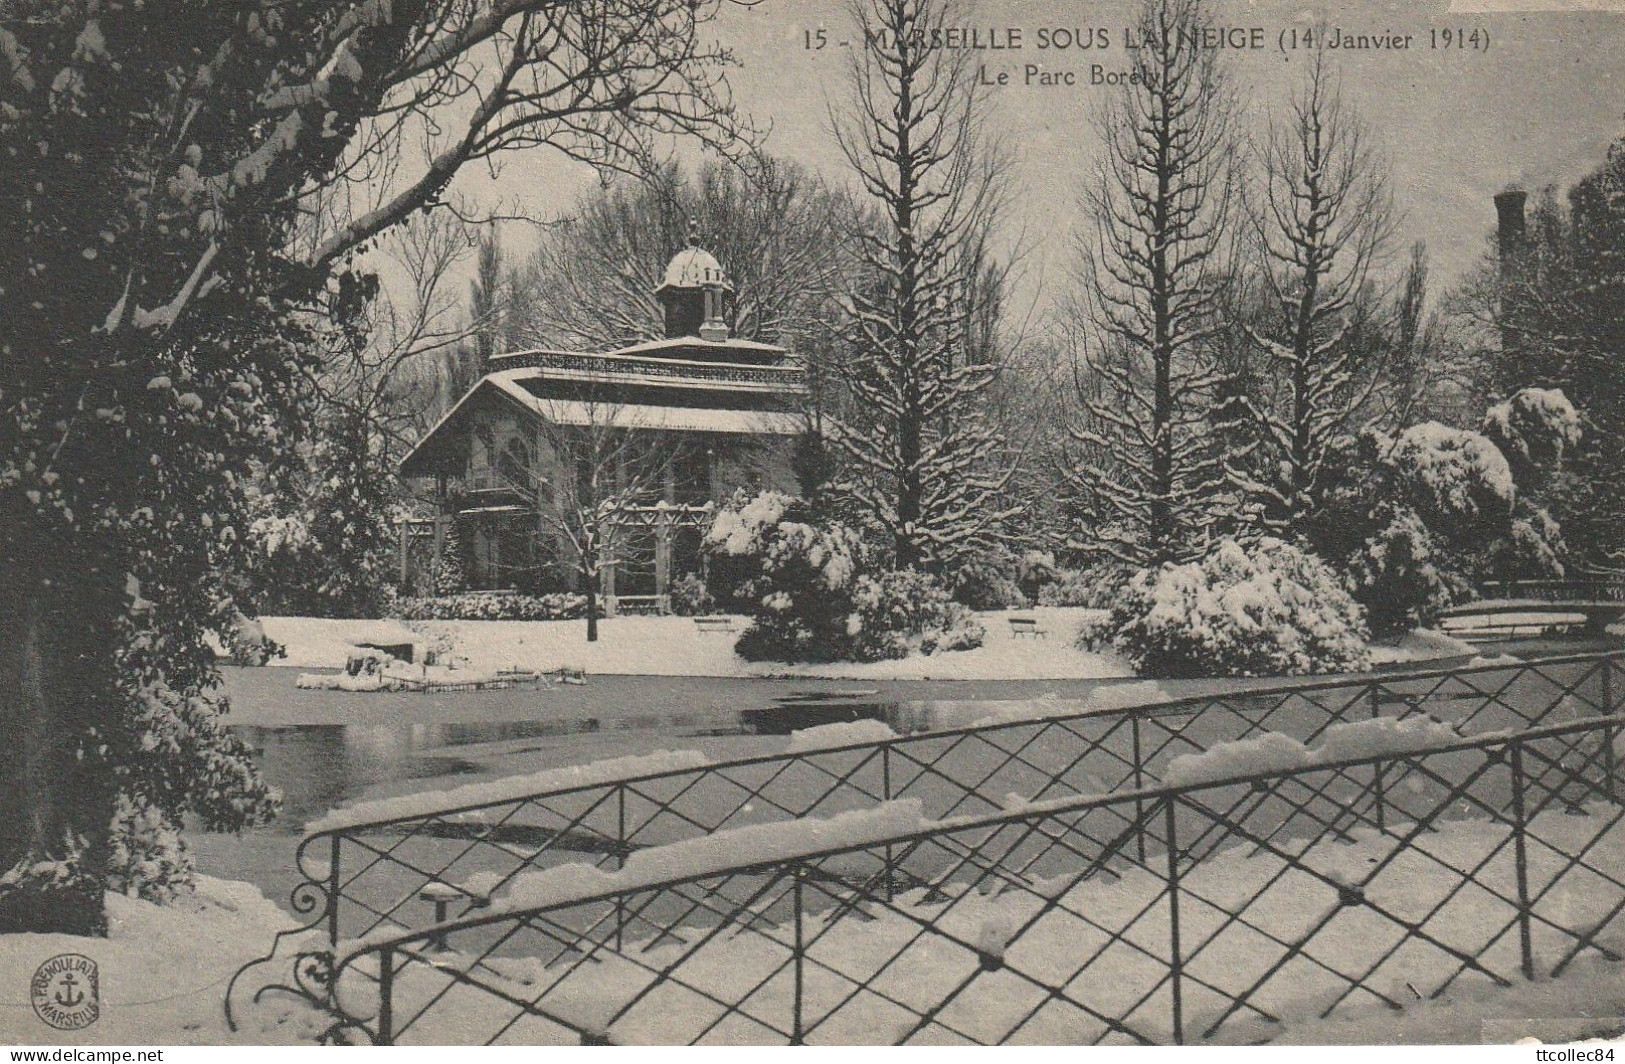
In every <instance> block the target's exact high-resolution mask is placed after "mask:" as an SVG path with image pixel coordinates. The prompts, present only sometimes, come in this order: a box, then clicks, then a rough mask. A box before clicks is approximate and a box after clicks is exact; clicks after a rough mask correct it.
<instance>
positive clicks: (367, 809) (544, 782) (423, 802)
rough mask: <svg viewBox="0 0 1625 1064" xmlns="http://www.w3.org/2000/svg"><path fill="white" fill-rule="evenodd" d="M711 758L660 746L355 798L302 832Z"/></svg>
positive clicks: (507, 798)
mask: <svg viewBox="0 0 1625 1064" xmlns="http://www.w3.org/2000/svg"><path fill="white" fill-rule="evenodd" d="M710 762H711V759H710V758H708V757H706V756H705V755H704V754H702V753H700V752H699V751H697V750H659V751H656V752H655V753H652V754H643V755H639V756H634V757H616V758H610V759H608V760H604V761H591V762H588V763H587V764H585V765H566V766H564V767H562V768H550V769H546V770H545V771H542V772H532V773H530V774H528V775H524V776H505V777H503V778H502V779H499V780H492V781H490V782H488V783H470V784H467V785H465V786H462V787H452V788H450V789H448V790H438V791H418V792H415V793H413V794H403V795H400V796H398V797H395V798H380V799H377V800H375V801H370V802H357V803H356V804H354V805H350V806H345V807H344V808H343V809H337V810H334V811H333V812H331V813H328V814H327V815H326V816H324V817H322V818H321V819H320V820H317V821H316V822H314V823H312V824H309V825H306V828H305V830H306V832H317V831H337V830H339V829H341V828H348V827H354V826H355V825H357V824H367V823H371V822H374V821H379V820H399V819H406V818H409V817H421V816H430V815H432V814H434V813H436V812H439V811H440V810H444V809H455V808H458V807H460V806H469V805H485V804H496V803H500V802H511V801H516V800H518V799H520V798H524V797H525V796H527V795H531V794H538V793H541V792H543V791H563V790H570V789H572V788H576V787H589V786H592V785H593V784H597V783H609V782H613V781H615V780H624V779H634V778H636V777H639V776H653V775H657V774H659V773H662V772H680V771H683V770H684V769H696V768H703V767H704V766H705V765H708V764H710Z"/></svg>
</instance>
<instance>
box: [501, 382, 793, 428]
mask: <svg viewBox="0 0 1625 1064" xmlns="http://www.w3.org/2000/svg"><path fill="white" fill-rule="evenodd" d="M486 380H487V381H489V382H490V383H491V384H493V385H495V386H496V387H497V388H498V389H500V390H501V391H502V392H503V393H504V394H506V395H508V396H510V397H511V398H513V399H515V400H517V401H518V402H520V403H521V404H523V405H524V406H525V407H526V408H527V409H529V410H530V411H532V412H533V413H535V414H536V415H537V416H539V417H543V418H546V419H547V420H548V421H551V422H552V423H553V424H555V425H600V426H603V427H606V428H617V429H646V430H650V431H664V432H727V433H739V434H743V435H769V436H796V435H799V434H800V433H801V432H802V431H803V427H804V426H803V424H802V419H801V418H800V417H798V416H796V415H795V414H786V413H781V412H777V411H768V410H728V409H712V408H706V407H683V406H654V405H652V404H648V403H589V402H585V401H583V400H580V399H551V398H543V397H542V396H539V395H536V394H535V393H533V392H531V391H530V390H529V389H527V388H525V387H524V385H522V384H520V383H519V382H518V381H517V380H515V379H513V377H512V376H511V375H510V374H508V373H493V374H491V375H490V376H488V377H486Z"/></svg>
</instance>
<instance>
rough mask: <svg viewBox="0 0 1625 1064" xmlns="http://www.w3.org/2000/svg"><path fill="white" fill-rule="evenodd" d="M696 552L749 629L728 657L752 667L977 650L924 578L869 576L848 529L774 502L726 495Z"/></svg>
mask: <svg viewBox="0 0 1625 1064" xmlns="http://www.w3.org/2000/svg"><path fill="white" fill-rule="evenodd" d="M706 546H707V548H708V549H709V550H710V551H711V564H712V568H711V572H712V574H713V577H714V576H715V575H716V574H717V572H718V571H719V569H721V568H724V567H726V568H727V569H728V571H730V572H731V573H732V574H733V575H732V576H731V577H730V579H731V580H732V581H734V586H735V594H736V595H737V597H738V598H739V600H740V601H742V602H743V603H744V609H745V610H746V612H748V613H749V614H750V615H751V618H752V620H751V625H750V627H749V628H747V629H746V630H745V631H744V633H743V634H742V635H741V636H740V637H739V642H738V643H737V644H736V646H735V650H736V651H737V652H738V653H739V654H740V655H741V656H742V657H744V658H747V659H749V660H752V661H854V660H877V659H880V658H888V657H903V656H906V655H907V654H909V653H912V652H915V651H920V652H924V653H931V652H934V651H937V650H949V649H959V648H964V647H968V646H976V645H979V644H980V640H981V636H980V632H979V626H976V625H974V622H972V621H971V620H970V616H969V611H967V610H966V609H965V608H964V607H963V606H958V605H956V604H955V603H953V601H952V600H951V598H950V597H949V595H948V593H947V591H946V589H944V588H943V587H942V586H941V585H940V584H939V583H938V582H936V581H935V580H934V579H933V578H931V577H929V576H926V575H924V574H921V573H917V572H903V573H885V572H879V571H876V568H875V566H874V564H873V558H872V556H871V554H870V552H869V551H868V549H867V548H866V547H865V545H864V542H863V538H862V537H861V536H860V535H859V534H858V533H857V532H856V531H855V530H853V529H850V528H847V527H846V526H844V525H841V524H837V523H834V522H830V521H818V520H816V519H815V517H814V515H813V514H811V513H810V512H809V510H808V508H807V506H806V505H805V504H804V503H802V502H801V501H799V500H796V499H792V498H790V497H788V496H784V495H779V494H777V493H772V492H769V493H764V494H763V495H759V496H756V497H755V498H746V497H743V496H736V497H735V499H734V500H733V501H732V502H731V503H730V504H729V505H728V506H726V507H724V508H723V509H722V510H721V512H719V513H718V515H717V518H716V520H715V522H714V523H713V525H712V528H711V531H710V533H709V534H708V535H707V537H706Z"/></svg>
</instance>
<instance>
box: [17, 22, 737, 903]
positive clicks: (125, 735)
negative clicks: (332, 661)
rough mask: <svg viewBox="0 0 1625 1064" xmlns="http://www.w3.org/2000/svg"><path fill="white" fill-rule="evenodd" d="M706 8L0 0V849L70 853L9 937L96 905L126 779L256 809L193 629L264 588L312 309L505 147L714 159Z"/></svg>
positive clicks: (718, 74) (300, 413) (714, 70)
mask: <svg viewBox="0 0 1625 1064" xmlns="http://www.w3.org/2000/svg"><path fill="white" fill-rule="evenodd" d="M718 7H719V4H718V3H716V2H714V0H708V2H703V3H698V4H696V3H693V2H691V0H640V2H637V3H608V4H591V5H558V4H545V5H544V4H543V3H541V2H540V0H536V2H527V0H520V2H518V3H513V4H504V5H502V6H501V7H500V9H497V8H491V7H490V5H484V4H470V3H463V2H461V0H423V2H419V3H413V4H403V3H394V4H390V3H377V2H374V0H341V2H328V0H321V2H316V0H275V2H271V0H243V2H238V3H230V4H200V3H196V2H191V0H145V2H143V3H130V2H125V0H112V2H95V3H93V2H89V0H70V2H67V3H44V2H42V0H22V2H20V3H17V4H12V5H10V6H9V7H8V9H7V17H6V18H5V19H4V22H3V25H0V53H3V54H4V56H5V61H4V63H3V64H0V66H3V68H4V74H3V75H0V150H3V152H4V158H5V159H6V165H5V166H4V167H3V168H0V201H3V202H5V203H6V204H7V210H6V211H5V212H4V216H3V217H4V222H3V224H4V225H5V227H6V228H5V239H3V240H0V291H4V293H5V299H6V313H5V314H4V315H0V410H3V411H4V414H3V415H0V418H3V421H4V425H3V427H0V702H3V703H4V704H6V705H7V707H8V712H9V713H11V714H12V715H13V717H14V719H16V720H17V721H18V722H20V725H21V726H20V727H19V728H18V734H19V735H20V736H22V737H23V738H22V741H20V742H18V743H15V744H9V748H7V749H4V750H0V778H5V779H6V780H7V781H8V782H10V783H12V784H13V786H12V787H10V788H8V790H7V791H6V792H5V793H4V794H3V795H0V867H10V866H15V867H19V868H39V867H46V866H51V865H53V864H62V863H64V862H66V861H68V855H67V847H68V845H69V843H68V841H66V840H75V839H81V838H82V839H84V840H85V845H84V847H83V849H82V851H80V853H81V856H82V862H81V864H80V865H79V872H78V873H76V874H73V875H65V876H58V877H55V878H53V879H51V880H50V883H52V884H55V885H56V886H57V887H61V888H62V889H64V890H66V891H69V892H70V893H71V892H74V891H78V890H79V889H80V887H84V891H83V896H82V898H81V899H79V900H77V901H76V900H74V899H71V898H64V899H62V900H61V902H60V903H59V904H57V905H55V906H43V907H39V908H34V907H30V906H28V905H20V907H19V908H17V909H13V907H12V906H11V904H10V903H9V902H4V901H0V927H7V928H10V927H14V926H17V925H19V924H26V925H29V926H31V927H32V929H34V930H49V929H53V928H62V929H65V930H78V931H86V930H93V929H95V927H96V926H98V921H96V920H94V919H90V920H87V919H83V917H84V915H85V913H87V912H90V913H93V912H96V911H99V908H100V905H101V897H102V894H101V890H100V886H99V882H100V880H101V879H102V878H103V877H104V875H105V860H106V855H107V835H108V830H109V825H110V824H111V822H112V814H113V806H114V800H115V796H116V794H117V793H118V792H119V791H120V790H123V791H125V792H126V793H128V794H129V795H130V796H131V798H132V799H133V800H144V801H146V802H148V803H150V804H153V805H156V806H157V807H159V808H160V809H161V810H162V811H163V812H164V814H165V815H166V816H168V817H169V818H170V819H171V820H175V819H177V818H178V816H179V815H180V812H181V810H182V809H183V808H189V809H191V811H193V812H198V813H201V814H202V819H203V821H204V822H205V823H207V824H208V825H210V826H213V827H225V828H241V827H244V826H246V825H248V824H251V823H253V822H254V821H255V820H256V819H257V818H259V817H261V816H263V815H265V814H266V813H267V812H268V810H269V803H268V800H267V799H268V797H269V796H268V795H267V794H265V792H264V788H263V786H262V785H261V784H259V783H258V782H257V781H256V779H255V777H254V773H253V770H252V765H251V760H250V758H249V752H248V750H247V748H246V747H245V746H244V745H243V744H242V743H241V742H239V741H237V740H235V739H234V738H232V737H231V736H230V735H229V734H228V733H227V732H226V731H225V730H224V729H223V727H221V726H220V724H219V723H218V715H219V711H220V710H221V709H223V708H224V705H223V703H219V702H214V701H211V700H210V699H209V697H208V695H207V692H208V691H209V690H210V689H211V688H212V687H213V686H214V684H215V683H216V681H217V676H216V673H215V667H214V662H213V656H212V653H211V649H210V646H209V640H208V636H209V635H210V633H213V632H219V631H222V630H224V629H225V628H226V627H227V626H228V625H229V624H230V623H231V619H232V616H233V614H234V613H235V612H236V611H237V610H238V609H239V608H240V607H241V606H248V607H251V606H252V603H251V602H244V603H237V602H234V598H235V597H236V595H237V594H238V593H239V591H240V590H241V589H240V587H239V586H238V585H237V583H236V579H235V574H238V573H241V572H244V571H246V570H248V569H249V568H250V566H251V564H252V561H253V559H251V558H250V557H249V555H250V554H251V551H252V547H251V545H250V544H249V541H248V537H247V536H246V535H245V533H246V530H247V528H248V526H249V524H250V523H251V522H252V521H253V520H254V519H256V518H258V517H261V516H265V515H264V514H261V513H256V512H253V510H252V509H251V508H250V507H249V506H248V504H247V501H246V494H247V492H246V488H247V485H249V484H250V483H252V482H253V481H254V480H255V479H256V478H257V477H258V476H260V475H261V474H262V473H265V472H266V470H267V467H269V466H274V465H277V464H278V463H280V462H281V461H282V460H283V459H284V458H286V457H287V456H288V454H289V452H290V449H291V446H292V444H293V442H294V441H296V440H298V439H299V437H300V431H299V430H300V426H301V423H302V421H303V419H304V414H305V413H306V411H305V409H304V401H305V399H306V397H307V392H308V389H307V388H306V386H305V385H306V382H307V381H308V380H309V378H310V377H311V375H313V374H315V373H317V372H319V367H318V366H317V365H316V364H315V362H316V352H317V351H318V350H320V348H321V345H322V341H321V334H322V333H323V332H324V330H325V329H326V328H327V327H328V324H327V323H329V322H340V321H342V320H343V318H344V315H343V314H333V315H331V316H329V312H330V311H332V309H333V307H334V306H335V305H336V304H339V303H343V302H345V301H346V300H349V299H353V298H356V295H357V292H361V293H362V294H363V295H364V291H363V289H364V286H358V285H357V284H356V283H355V282H356V278H355V275H354V272H353V270H352V267H351V264H352V263H353V260H354V258H355V257H356V255H357V254H358V252H360V251H361V250H363V249H364V248H365V247H366V246H367V245H369V244H370V243H371V242H373V241H375V240H377V239H379V238H380V237H381V236H382V235H383V234H385V233H386V232H388V231H389V230H390V229H391V228H392V227H394V226H396V225H398V224H399V223H401V222H402V220H403V219H405V218H407V217H409V216H410V215H412V214H413V213H414V212H417V211H420V210H425V209H432V208H433V207H435V206H436V205H437V204H439V203H440V197H441V194H442V193H443V192H444V190H445V188H446V185H447V183H448V182H449V181H450V180H451V179H452V177H453V176H454V175H455V174H456V172H457V170H458V169H459V168H460V167H462V166H464V165H466V164H468V163H470V162H474V161H478V160H483V159H488V158H491V157H493V156H495V155H497V154H498V153H500V152H503V151H505V150H510V149H514V148H520V147H534V146H537V145H542V144H547V145H552V146H554V147H557V148H560V149H563V150H564V151H565V152H567V153H568V154H569V155H570V156H571V157H574V158H578V159H586V160H589V161H591V162H593V163H596V164H598V165H600V166H602V167H605V168H615V167H619V168H632V167H634V166H636V165H640V164H642V163H643V162H645V161H646V160H648V159H649V158H650V156H651V151H650V147H651V138H652V137H654V136H656V135H659V134H663V133H678V132H689V133H697V134H699V135H700V136H701V137H703V138H705V139H707V140H709V141H711V142H713V143H714V144H716V145H717V146H719V147H721V148H724V149H730V150H731V149H732V148H733V147H734V146H735V145H734V143H733V138H732V134H734V133H735V132H736V131H737V124H736V123H735V121H734V116H733V111H732V109H731V107H730V105H729V102H728V100H727V98H726V89H725V85H724V84H723V81H722V78H723V72H724V67H725V66H726V65H727V62H728V59H727V56H726V54H725V53H724V52H723V51H722V50H721V49H720V48H719V47H718V46H716V45H714V44H710V43H707V34H706V29H705V27H706V25H707V23H708V22H709V21H710V20H711V18H712V17H713V16H714V15H715V13H716V11H717V9H718ZM544 8H545V12H546V16H545V17H537V15H538V12H539V11H542V10H543V9H544ZM476 56H477V57H478V61H473V57H476ZM363 189H364V190H365V195H364V196H363V195H358V194H357V193H359V192H360V191H361V190H363ZM363 201H365V203H364V209H363ZM347 290H348V291H347ZM340 509H343V510H344V515H343V516H342V517H340V518H339V519H338V520H337V527H338V528H339V529H340V530H342V528H343V526H344V525H345V524H346V523H348V522H350V521H352V520H353V518H354V511H353V510H350V509H348V508H343V507H341V508H340ZM312 511H313V512H315V513H317V516H318V519H321V517H320V513H321V512H320V511H316V510H315V508H314V507H313V508H312ZM363 534H364V533H363ZM339 575H341V576H342V575H345V574H343V573H342V571H341V573H340V574H339ZM343 594H344V595H345V596H349V595H350V594H351V592H350V591H343ZM36 647H37V648H43V650H41V651H40V652H38V653H35V652H34V651H32V650H28V649H26V648H36ZM76 860H77V858H76ZM32 881H33V880H31V882H32ZM87 884H88V885H87ZM81 901H82V903H83V904H82V911H81V908H80V902H81ZM70 909H72V910H74V911H73V912H71V913H70V912H69V910H70ZM24 910H26V912H25V911H24ZM53 910H54V911H55V912H56V913H60V914H65V915H63V916H62V917H61V918H60V919H57V918H53V917H51V915H50V913H51V912H52V911H53ZM19 913H21V914H22V915H20V916H19V915H18V914H19Z"/></svg>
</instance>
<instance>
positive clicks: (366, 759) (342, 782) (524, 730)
mask: <svg viewBox="0 0 1625 1064" xmlns="http://www.w3.org/2000/svg"><path fill="white" fill-rule="evenodd" d="M232 730H233V731H234V732H236V733H237V734H238V735H239V736H241V737H242V739H243V741H245V742H247V743H248V745H249V746H250V747H252V748H253V750H254V754H255V758H256V760H257V761H258V762H259V766H260V771H261V773H262V774H263V775H264V776H265V778H266V779H267V780H268V781H269V782H270V783H271V784H272V785H273V786H275V787H277V788H279V789H280V790H281V791H282V815H281V816H280V817H278V818H277V820H276V823H275V826H274V828H273V830H277V829H280V830H281V831H283V832H298V831H299V830H300V828H301V827H302V826H303V824H304V823H305V822H306V821H307V820H310V819H314V818H315V817H319V816H321V815H322V814H323V813H326V812H327V811H328V810H329V809H333V808H335V807H337V806H339V805H342V804H343V803H344V802H346V801H349V800H351V799H353V798H355V797H356V796H357V795H359V794H360V793H361V792H363V791H365V790H366V789H367V788H369V787H372V786H375V785H377V784H380V783H387V782H390V781H394V780H413V779H430V778H436V777H442V776H455V775H461V774H465V773H471V772H478V771H479V770H480V766H479V765H478V764H477V763H476V762H474V761H471V760H466V759H463V758H459V757H454V756H452V755H450V754H446V753H443V752H439V751H444V750H446V749H448V748H452V747H458V746H472V745H475V744H478V743H496V742H504V741H507V740H511V739H530V738H537V737H541V736H559V735H577V734H582V733H587V732H595V731H597V730H598V722H597V721H596V720H591V719H589V720H567V721H533V720H509V721H480V722H475V723H468V724H402V723H390V724H299V725H291V726H287V727H260V726H241V727H234V728H233V729H232ZM426 751H437V752H435V753H428V752H426Z"/></svg>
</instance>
